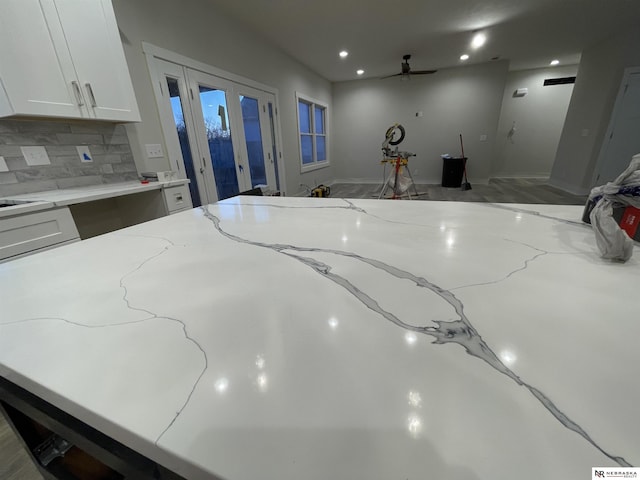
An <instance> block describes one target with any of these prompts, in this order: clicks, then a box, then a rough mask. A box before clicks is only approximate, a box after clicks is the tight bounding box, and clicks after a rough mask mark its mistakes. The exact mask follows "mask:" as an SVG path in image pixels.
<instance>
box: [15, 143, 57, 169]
mask: <svg viewBox="0 0 640 480" xmlns="http://www.w3.org/2000/svg"><path fill="white" fill-rule="evenodd" d="M20 151H21V152H22V156H23V157H24V159H25V161H26V162H27V165H29V166H35V165H51V161H50V160H49V155H47V150H46V149H45V148H44V147H20Z"/></svg>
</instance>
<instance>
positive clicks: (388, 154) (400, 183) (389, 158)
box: [378, 123, 420, 200]
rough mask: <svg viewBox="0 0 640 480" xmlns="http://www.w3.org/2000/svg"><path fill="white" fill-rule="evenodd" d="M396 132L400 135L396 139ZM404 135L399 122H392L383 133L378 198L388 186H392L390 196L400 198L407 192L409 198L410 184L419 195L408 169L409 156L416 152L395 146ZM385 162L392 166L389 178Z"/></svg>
mask: <svg viewBox="0 0 640 480" xmlns="http://www.w3.org/2000/svg"><path fill="white" fill-rule="evenodd" d="M396 132H399V133H400V136H399V137H398V138H397V139H396V138H395V135H396ZM404 135H405V130H404V127H403V126H402V125H400V124H399V123H395V124H393V125H392V126H391V127H389V128H388V129H387V132H386V133H385V139H384V142H382V154H383V156H382V162H381V163H382V164H383V165H384V170H383V178H384V183H383V185H382V190H381V191H380V195H379V196H378V199H380V198H383V197H384V195H385V194H386V193H387V189H388V188H389V187H392V188H393V195H392V196H391V198H392V199H394V200H397V199H399V198H401V197H402V195H403V193H404V192H406V193H407V195H408V196H409V200H411V194H410V193H409V188H410V187H411V186H413V191H414V193H415V195H416V197H417V196H418V195H420V194H419V193H418V190H417V189H416V184H415V182H414V181H413V176H412V175H411V170H409V157H415V156H416V154H415V153H411V152H400V151H398V148H397V145H398V144H399V143H400V142H402V140H404ZM389 145H393V146H395V147H396V148H395V149H394V150H392V149H391V148H390V147H389ZM387 164H390V165H391V167H392V171H391V174H390V175H389V178H387V177H386V168H387ZM405 171H406V173H407V176H405V175H404V172H405Z"/></svg>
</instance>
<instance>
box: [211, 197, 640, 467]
mask: <svg viewBox="0 0 640 480" xmlns="http://www.w3.org/2000/svg"><path fill="white" fill-rule="evenodd" d="M348 204H349V206H348V207H347V208H348V209H352V210H357V211H359V212H361V213H365V214H366V212H365V211H364V210H363V209H360V208H359V207H357V206H355V205H354V204H353V203H351V202H348ZM283 208H289V207H283ZM320 208H331V207H328V206H327V207H320ZM333 208H342V209H344V208H345V207H340V206H338V207H333ZM202 211H203V213H204V215H205V217H206V218H207V219H209V220H210V221H211V222H212V224H213V225H214V227H215V229H216V230H217V231H218V232H219V233H220V234H221V235H223V236H224V237H226V238H228V239H230V240H233V241H235V242H238V243H242V244H246V245H252V246H255V247H261V248H266V249H270V250H273V251H274V252H277V253H281V254H283V255H287V256H288V257H290V258H293V259H296V260H297V261H299V262H301V263H303V264H304V265H306V266H308V267H309V268H311V269H312V270H314V271H315V272H316V273H318V274H319V275H321V276H323V277H324V278H327V279H328V280H330V281H332V282H334V283H336V284H337V285H339V286H341V287H342V288H344V289H345V290H346V291H348V292H349V293H350V294H351V295H353V296H354V297H355V298H357V299H358V300H359V301H360V302H361V303H362V304H364V305H365V306H366V307H367V308H369V309H371V310H373V311H374V312H376V313H378V314H379V315H381V316H382V317H383V318H385V319H386V320H388V321H390V322H392V323H394V324H395V325H398V326H399V327H401V328H404V329H406V330H410V331H413V332H416V333H421V334H425V335H429V336H431V337H434V338H435V341H434V342H433V343H434V344H440V345H441V344H447V343H454V344H458V345H460V346H461V347H462V348H464V350H465V351H466V353H467V354H468V355H471V356H473V357H476V358H478V359H480V360H482V361H483V362H485V363H486V364H487V365H489V366H490V367H491V368H493V369H495V370H496V371H498V372H500V373H502V374H503V375H505V376H507V377H508V378H510V379H511V380H513V381H514V382H515V383H516V384H518V385H519V386H522V387H524V388H526V389H527V390H528V391H529V392H530V393H531V394H532V395H533V396H534V397H535V398H536V399H537V400H538V401H539V402H540V403H541V404H542V406H543V407H544V408H546V409H547V410H548V411H549V412H550V413H551V414H552V415H553V416H554V417H555V418H556V419H557V420H558V421H559V422H560V423H561V424H562V425H563V426H564V427H566V428H567V429H569V430H571V431H573V432H575V433H577V434H578V435H580V436H581V437H582V438H584V439H585V440H586V441H587V442H589V443H590V444H591V445H592V446H593V447H595V448H596V449H597V450H599V451H600V452H601V453H602V454H604V455H605V456H606V457H608V458H609V459H611V460H613V461H615V462H616V463H617V464H618V465H620V466H624V467H630V466H632V465H631V464H630V463H629V462H627V461H626V460H625V459H624V458H622V457H620V456H616V455H613V454H611V453H608V452H607V451H606V450H604V448H602V447H601V446H600V445H599V444H598V443H596V442H595V441H594V440H593V439H592V438H591V436H590V435H589V434H588V433H587V432H586V431H585V430H584V429H583V428H582V427H581V426H580V425H578V424H577V423H576V422H574V421H573V420H571V419H570V418H569V417H568V416H567V415H566V414H565V413H564V412H562V410H560V408H558V407H557V406H556V405H555V403H554V402H553V401H552V400H551V399H550V398H549V397H548V396H547V395H545V394H544V393H543V392H541V391H540V390H538V389H537V388H535V387H534V386H532V385H530V384H528V383H527V382H525V381H523V380H522V379H521V378H520V377H519V376H518V375H517V374H516V373H514V372H513V371H512V370H511V369H510V368H508V367H507V366H506V365H505V364H504V363H503V362H502V361H501V360H500V358H499V357H498V356H497V355H496V354H495V352H494V351H493V350H492V349H491V347H490V346H489V345H487V343H486V342H485V341H484V340H483V338H482V336H481V335H480V333H479V332H478V331H477V330H476V329H475V328H474V327H473V325H472V323H471V321H470V320H469V319H468V318H467V316H466V314H465V312H464V305H463V304H462V302H461V301H460V300H459V299H458V298H457V297H456V296H455V294H454V293H453V292H452V291H451V290H446V289H443V288H441V287H439V286H438V285H436V284H434V283H431V282H429V281H428V280H427V279H425V278H423V277H419V276H416V275H414V274H412V273H410V272H408V271H405V270H402V269H400V268H397V267H394V266H393V265H388V264H386V263H384V262H382V261H380V260H376V259H373V258H367V257H363V256H361V255H358V254H355V253H351V252H346V251H342V250H333V249H323V248H312V247H299V246H295V245H286V244H269V243H263V242H257V241H252V240H248V239H246V238H242V237H239V236H237V235H233V234H231V233H229V232H226V231H225V230H224V229H223V228H222V226H221V225H220V219H219V218H218V217H216V216H215V215H214V214H212V213H211V212H210V211H209V209H208V208H207V207H206V206H204V207H202ZM554 220H556V221H562V220H561V219H555V218H554ZM570 223H573V222H570ZM294 252H295V253H294ZM313 252H319V253H328V254H334V255H338V256H344V257H348V258H351V259H354V260H358V261H360V262H363V263H365V264H368V265H370V266H372V267H374V268H377V269H379V270H381V271H384V272H386V273H387V274H389V275H391V276H393V277H396V278H398V279H404V280H410V281H411V282H413V283H415V284H416V285H417V286H418V287H421V288H425V289H427V290H429V291H431V292H433V293H435V294H436V295H438V296H439V297H440V298H441V299H442V300H444V301H445V302H447V303H448V304H449V305H450V306H451V307H453V309H454V310H455V312H456V314H457V316H458V317H459V319H457V320H454V321H441V320H436V319H430V320H431V321H432V322H433V323H435V324H436V325H437V326H436V327H432V326H428V327H425V326H417V325H411V324H408V323H406V322H404V321H403V320H402V319H400V318H398V317H396V316H395V315H393V314H392V313H390V312H387V311H386V310H384V309H383V308H382V307H381V306H380V305H379V304H378V302H377V301H376V300H375V299H373V298H371V297H370V296H368V295H367V294H366V293H365V292H363V291H361V290H360V289H358V288H357V286H355V285H354V284H352V283H351V282H350V281H349V280H348V279H346V278H344V277H342V276H340V275H337V274H335V273H333V272H332V271H331V270H332V269H331V266H330V265H328V264H326V263H324V262H321V261H318V260H315V259H313V258H311V257H309V256H305V255H299V254H298V253H307V254H308V253H313ZM546 253H547V252H544V251H539V253H538V254H537V255H535V256H534V257H532V258H531V259H529V260H527V262H525V265H524V266H523V267H519V268H518V269H516V270H514V271H513V272H511V273H510V274H509V275H507V276H506V277H505V278H504V279H502V280H499V281H503V280H505V279H506V278H508V277H509V276H511V275H513V274H514V273H516V272H517V271H522V270H524V269H526V268H527V265H528V262H530V261H532V260H535V258H538V257H540V256H541V255H544V254H546Z"/></svg>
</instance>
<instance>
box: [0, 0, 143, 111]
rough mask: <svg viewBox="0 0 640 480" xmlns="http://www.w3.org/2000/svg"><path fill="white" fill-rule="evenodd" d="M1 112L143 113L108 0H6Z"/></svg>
mask: <svg viewBox="0 0 640 480" xmlns="http://www.w3.org/2000/svg"><path fill="white" fill-rule="evenodd" d="M0 82H1V83H0V116H11V115H30V116H48V117H64V118H86V119H97V120H109V121H116V122H137V121H140V113H139V112H138V106H137V103H136V99H135V95H134V91H133V86H132V84H131V78H130V76H129V70H128V68H127V63H126V60H125V57H124V52H123V50H122V44H121V42H120V35H119V32H118V26H117V24H116V19H115V14H114V12H113V7H112V5H111V1H110V0H91V1H87V0H2V7H1V12H0Z"/></svg>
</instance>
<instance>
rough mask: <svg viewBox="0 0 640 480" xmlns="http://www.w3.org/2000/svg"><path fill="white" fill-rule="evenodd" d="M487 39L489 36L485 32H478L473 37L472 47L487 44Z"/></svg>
mask: <svg viewBox="0 0 640 480" xmlns="http://www.w3.org/2000/svg"><path fill="white" fill-rule="evenodd" d="M486 41H487V36H486V35H485V34H484V33H476V34H475V35H474V37H473V40H471V47H472V48H480V47H481V46H483V45H484V44H485V42H486Z"/></svg>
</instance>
